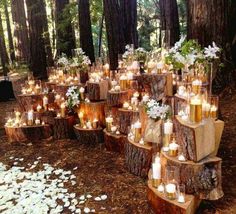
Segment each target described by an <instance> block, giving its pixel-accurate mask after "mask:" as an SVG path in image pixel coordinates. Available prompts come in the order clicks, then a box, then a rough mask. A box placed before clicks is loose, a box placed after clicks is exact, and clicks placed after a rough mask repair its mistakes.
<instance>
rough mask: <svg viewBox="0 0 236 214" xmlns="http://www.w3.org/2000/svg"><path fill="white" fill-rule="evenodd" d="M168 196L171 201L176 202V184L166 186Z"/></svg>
mask: <svg viewBox="0 0 236 214" xmlns="http://www.w3.org/2000/svg"><path fill="white" fill-rule="evenodd" d="M166 195H167V198H168V199H170V200H174V199H175V198H176V185H175V184H167V185H166Z"/></svg>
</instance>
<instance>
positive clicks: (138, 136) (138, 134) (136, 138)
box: [134, 121, 142, 143]
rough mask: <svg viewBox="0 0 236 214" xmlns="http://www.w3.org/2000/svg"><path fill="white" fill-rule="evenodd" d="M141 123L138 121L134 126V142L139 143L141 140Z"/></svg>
mask: <svg viewBox="0 0 236 214" xmlns="http://www.w3.org/2000/svg"><path fill="white" fill-rule="evenodd" d="M141 126H142V125H141V122H140V121H137V122H136V123H135V124H134V142H136V143H138V142H139V141H140V139H141Z"/></svg>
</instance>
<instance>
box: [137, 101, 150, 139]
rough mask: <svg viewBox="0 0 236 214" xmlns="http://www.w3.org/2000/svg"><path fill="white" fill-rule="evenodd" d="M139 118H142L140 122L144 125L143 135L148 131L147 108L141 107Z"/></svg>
mask: <svg viewBox="0 0 236 214" xmlns="http://www.w3.org/2000/svg"><path fill="white" fill-rule="evenodd" d="M139 117H140V122H141V124H142V135H143V133H144V132H145V130H146V127H147V121H148V116H147V113H146V110H145V106H143V105H140V106H139Z"/></svg>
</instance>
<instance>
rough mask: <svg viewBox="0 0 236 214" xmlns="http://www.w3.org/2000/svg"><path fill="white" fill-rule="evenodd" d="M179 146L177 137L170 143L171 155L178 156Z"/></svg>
mask: <svg viewBox="0 0 236 214" xmlns="http://www.w3.org/2000/svg"><path fill="white" fill-rule="evenodd" d="M178 147H179V145H178V144H177V143H176V141H175V139H173V140H172V142H171V143H170V145H169V155H170V156H171V157H176V156H177V155H178Z"/></svg>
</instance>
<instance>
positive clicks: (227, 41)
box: [187, 0, 236, 92]
mask: <svg viewBox="0 0 236 214" xmlns="http://www.w3.org/2000/svg"><path fill="white" fill-rule="evenodd" d="M232 4H234V7H235V3H234V2H233V0H208V1H205V0H189V1H187V8H188V19H187V22H188V38H189V39H196V40H197V41H198V42H199V43H200V44H201V45H202V46H207V45H209V44H212V41H214V42H216V44H217V45H219V46H220V47H221V48H222V56H221V60H222V61H223V63H224V68H219V69H218V70H217V71H216V72H214V73H216V75H214V76H216V77H215V79H214V84H213V89H214V91H215V92H218V91H221V90H222V89H223V88H225V87H226V86H227V85H229V83H230V82H232V71H233V63H232V50H233V49H232V43H233V36H232V35H230V34H231V33H230V31H234V35H235V32H236V31H235V28H236V27H235V20H231V14H230V13H231V11H232V12H233V10H232V8H231V6H232ZM234 11H235V8H234ZM234 16H235V14H234Z"/></svg>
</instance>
